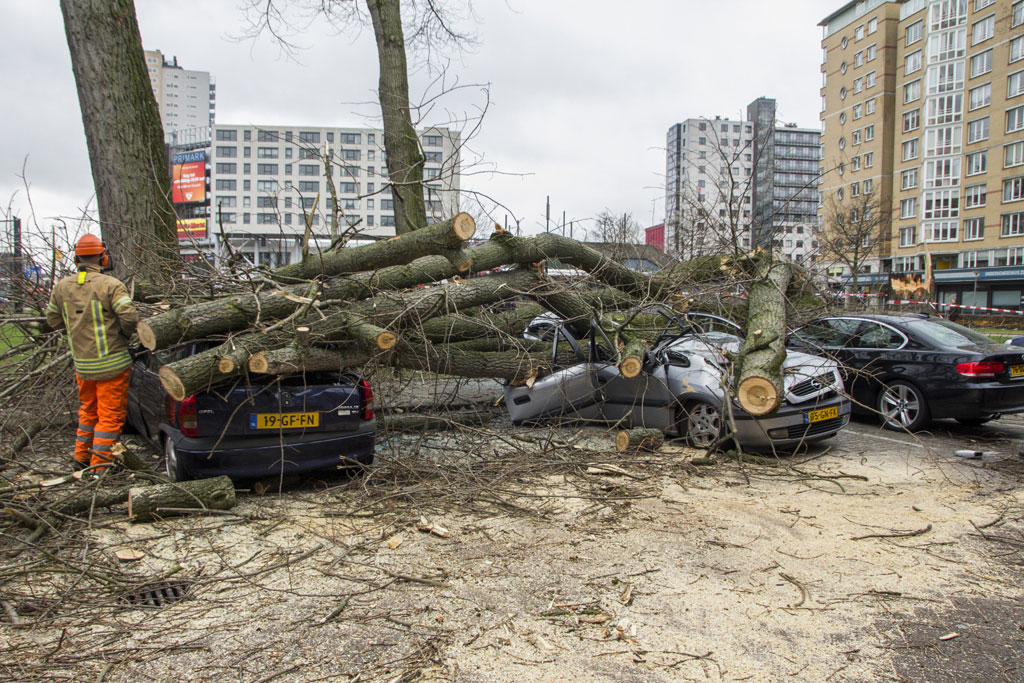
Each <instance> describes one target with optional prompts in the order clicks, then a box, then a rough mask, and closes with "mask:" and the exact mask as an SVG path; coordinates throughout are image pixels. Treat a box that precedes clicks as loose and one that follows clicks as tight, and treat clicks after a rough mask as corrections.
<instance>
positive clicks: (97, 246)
mask: <svg viewBox="0 0 1024 683" xmlns="http://www.w3.org/2000/svg"><path fill="white" fill-rule="evenodd" d="M105 251H106V248H104V246H103V241H102V240H101V239H100V238H99V237H97V236H96V235H89V234H85V235H82V237H81V238H80V239H79V240H78V244H76V245H75V256H95V255H96V254H102V253H103V252H105Z"/></svg>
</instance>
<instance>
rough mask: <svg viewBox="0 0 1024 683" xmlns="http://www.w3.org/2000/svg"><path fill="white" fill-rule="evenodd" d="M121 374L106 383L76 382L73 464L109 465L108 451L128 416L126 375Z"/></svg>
mask: <svg viewBox="0 0 1024 683" xmlns="http://www.w3.org/2000/svg"><path fill="white" fill-rule="evenodd" d="M129 372H131V369H128V370H125V371H124V372H122V373H121V374H120V375H118V376H116V377H111V378H110V379H82V378H81V377H79V376H78V375H75V379H77V380H78V400H79V402H80V403H81V404H82V405H81V406H80V407H79V408H78V438H77V439H76V441H75V460H77V461H78V462H80V463H82V464H83V465H88V466H95V465H106V464H108V463H110V461H111V460H112V459H113V457H112V456H111V454H110V449H111V448H113V446H114V444H116V443H117V442H118V441H120V440H121V428H122V427H123V426H124V419H125V416H126V415H127V414H128V374H129Z"/></svg>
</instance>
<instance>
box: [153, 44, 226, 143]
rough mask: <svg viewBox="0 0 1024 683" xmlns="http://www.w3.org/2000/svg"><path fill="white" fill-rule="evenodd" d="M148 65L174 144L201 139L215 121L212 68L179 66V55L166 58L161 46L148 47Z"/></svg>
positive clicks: (165, 128) (169, 140)
mask: <svg viewBox="0 0 1024 683" xmlns="http://www.w3.org/2000/svg"><path fill="white" fill-rule="evenodd" d="M145 55H146V69H147V70H148V71H149V83H150V85H151V86H152V87H153V94H154V95H155V96H156V102H157V105H159V108H160V121H161V122H162V123H163V126H164V135H165V136H166V138H167V140H168V142H169V143H171V144H175V143H179V144H180V143H183V142H185V141H186V140H189V139H196V140H198V139H200V138H201V137H202V136H203V131H205V136H206V139H207V140H209V139H210V138H209V129H210V126H212V125H213V123H214V110H215V108H216V104H217V85H216V83H214V81H213V79H212V78H210V72H209V71H192V70H189V69H185V68H182V67H180V66H178V58H177V57H174V58H173V59H172V60H171V61H167V60H166V59H165V58H164V56H163V54H162V53H161V52H160V50H146V51H145Z"/></svg>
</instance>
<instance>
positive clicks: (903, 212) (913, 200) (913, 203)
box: [900, 197, 917, 218]
mask: <svg viewBox="0 0 1024 683" xmlns="http://www.w3.org/2000/svg"><path fill="white" fill-rule="evenodd" d="M900 218H917V197H908V198H907V199H901V200H900Z"/></svg>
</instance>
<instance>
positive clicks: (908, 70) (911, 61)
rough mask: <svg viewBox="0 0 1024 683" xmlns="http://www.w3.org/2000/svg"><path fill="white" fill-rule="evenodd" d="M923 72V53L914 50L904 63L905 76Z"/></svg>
mask: <svg viewBox="0 0 1024 683" xmlns="http://www.w3.org/2000/svg"><path fill="white" fill-rule="evenodd" d="M920 70H921V51H920V50H914V51H913V52H911V53H910V54H908V55H907V57H906V60H905V61H904V66H903V72H904V73H905V74H912V73H914V72H915V71H920Z"/></svg>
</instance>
